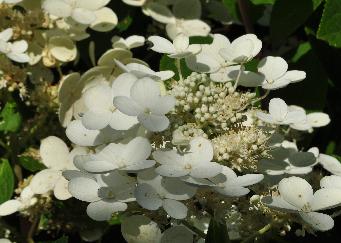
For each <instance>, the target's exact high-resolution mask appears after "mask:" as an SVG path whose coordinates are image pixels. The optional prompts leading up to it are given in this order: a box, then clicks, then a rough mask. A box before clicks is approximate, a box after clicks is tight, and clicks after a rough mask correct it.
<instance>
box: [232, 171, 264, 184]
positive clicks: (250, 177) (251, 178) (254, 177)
mask: <svg viewBox="0 0 341 243" xmlns="http://www.w3.org/2000/svg"><path fill="white" fill-rule="evenodd" d="M263 179H264V175H262V174H246V175H242V176H238V178H237V179H236V184H237V185H239V186H251V185H254V184H257V183H258V182H260V181H262V180H263Z"/></svg>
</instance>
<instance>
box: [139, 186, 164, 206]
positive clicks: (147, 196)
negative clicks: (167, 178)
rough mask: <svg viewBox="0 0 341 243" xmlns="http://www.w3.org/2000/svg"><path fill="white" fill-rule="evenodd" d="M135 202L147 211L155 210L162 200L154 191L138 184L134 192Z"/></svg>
mask: <svg viewBox="0 0 341 243" xmlns="http://www.w3.org/2000/svg"><path fill="white" fill-rule="evenodd" d="M135 197H136V201H137V202H138V203H139V204H140V205H141V206H142V207H143V208H146V209H149V210H157V209H158V208H160V207H161V206H162V200H161V198H160V196H159V194H157V192H156V191H155V189H154V188H153V187H152V186H150V185H148V184H139V185H138V186H137V187H136V190H135Z"/></svg>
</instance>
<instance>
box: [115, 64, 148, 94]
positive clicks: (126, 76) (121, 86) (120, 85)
mask: <svg viewBox="0 0 341 243" xmlns="http://www.w3.org/2000/svg"><path fill="white" fill-rule="evenodd" d="M131 64H133V63H130V64H128V65H126V66H125V67H127V68H128V70H131V66H130V65H131ZM136 65H139V66H144V65H142V64H137V63H136ZM136 81H137V77H136V76H135V75H133V74H130V73H122V74H121V75H120V76H118V77H117V78H116V79H115V80H114V81H113V83H112V86H111V89H112V93H113V96H114V97H116V96H127V97H129V96H130V89H131V87H132V86H133V85H134V83H135V82H136Z"/></svg>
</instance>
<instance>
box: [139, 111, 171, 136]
mask: <svg viewBox="0 0 341 243" xmlns="http://www.w3.org/2000/svg"><path fill="white" fill-rule="evenodd" d="M137 119H138V120H139V122H140V123H141V124H142V126H143V127H145V128H146V129H147V130H148V131H151V132H161V131H163V130H166V129H167V128H168V126H169V120H168V118H167V117H166V116H164V115H153V114H145V113H141V114H139V115H138V117H137Z"/></svg>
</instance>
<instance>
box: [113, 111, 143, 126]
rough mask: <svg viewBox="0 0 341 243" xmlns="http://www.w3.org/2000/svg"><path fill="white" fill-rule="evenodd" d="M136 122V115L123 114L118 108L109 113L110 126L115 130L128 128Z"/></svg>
mask: <svg viewBox="0 0 341 243" xmlns="http://www.w3.org/2000/svg"><path fill="white" fill-rule="evenodd" d="M138 123H139V122H138V120H137V118H136V117H134V116H128V115H125V114H123V113H122V112H120V111H119V110H116V111H115V112H114V113H112V115H111V120H110V122H109V125H110V127H111V128H113V129H116V130H128V129H130V128H132V127H133V126H135V125H136V124H138Z"/></svg>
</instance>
